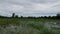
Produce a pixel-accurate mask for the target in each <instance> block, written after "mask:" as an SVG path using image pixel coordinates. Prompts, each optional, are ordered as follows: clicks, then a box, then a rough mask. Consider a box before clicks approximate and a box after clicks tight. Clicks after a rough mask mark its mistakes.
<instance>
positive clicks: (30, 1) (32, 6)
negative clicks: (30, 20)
mask: <svg viewBox="0 0 60 34" xmlns="http://www.w3.org/2000/svg"><path fill="white" fill-rule="evenodd" d="M59 12H60V0H0V15H4V16H11V14H12V13H16V14H17V15H19V16H45V15H46V16H48V15H49V16H50V15H51V16H52V15H56V13H59Z"/></svg>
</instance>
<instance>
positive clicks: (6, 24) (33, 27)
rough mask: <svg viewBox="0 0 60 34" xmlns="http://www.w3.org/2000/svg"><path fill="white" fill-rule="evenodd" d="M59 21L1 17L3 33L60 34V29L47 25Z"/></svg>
mask: <svg viewBox="0 0 60 34" xmlns="http://www.w3.org/2000/svg"><path fill="white" fill-rule="evenodd" d="M58 22H59V23H60V19H47V18H39V19H38V18H36V19H35V18H0V33H1V34H60V31H57V30H56V31H54V30H52V29H49V28H47V27H46V26H45V24H46V23H58ZM47 26H48V25H47ZM54 29H55V28H54ZM59 30H60V28H59Z"/></svg>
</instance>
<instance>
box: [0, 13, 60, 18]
mask: <svg viewBox="0 0 60 34" xmlns="http://www.w3.org/2000/svg"><path fill="white" fill-rule="evenodd" d="M0 18H58V19H60V13H57V14H56V16H40V17H31V16H28V17H23V16H21V17H19V16H18V15H15V13H12V16H11V17H7V16H0Z"/></svg>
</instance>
